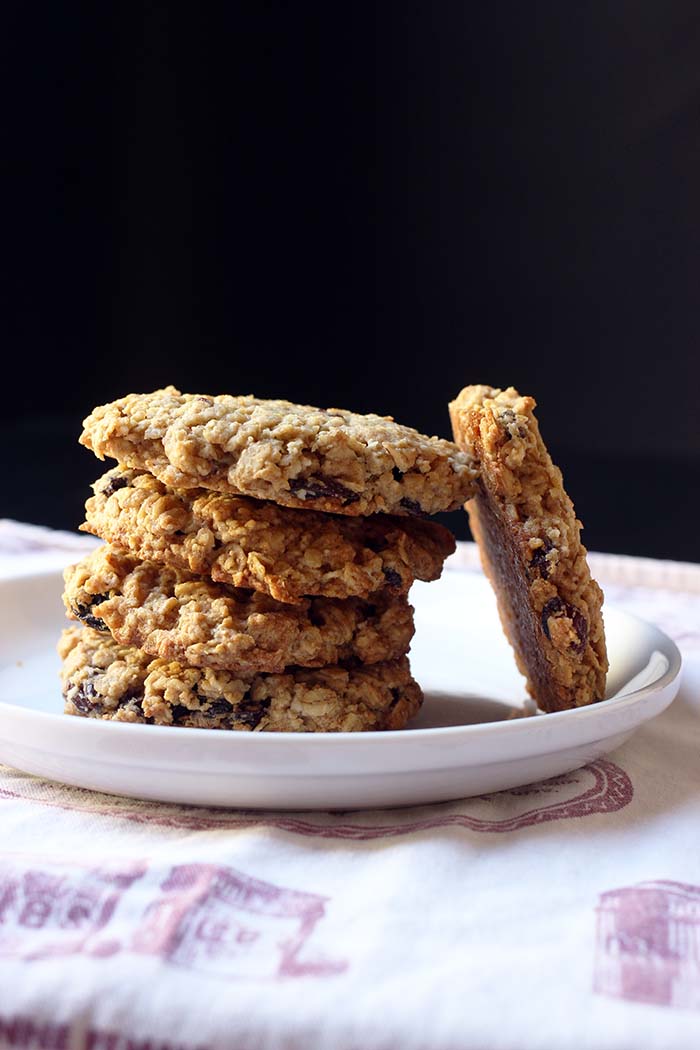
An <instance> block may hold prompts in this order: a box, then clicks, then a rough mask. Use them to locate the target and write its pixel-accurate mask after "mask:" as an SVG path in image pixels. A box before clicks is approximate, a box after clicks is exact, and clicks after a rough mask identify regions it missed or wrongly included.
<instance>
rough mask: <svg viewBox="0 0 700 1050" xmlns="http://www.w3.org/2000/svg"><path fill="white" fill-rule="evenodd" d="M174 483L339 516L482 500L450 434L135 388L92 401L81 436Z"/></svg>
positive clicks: (430, 509)
mask: <svg viewBox="0 0 700 1050" xmlns="http://www.w3.org/2000/svg"><path fill="white" fill-rule="evenodd" d="M80 440H81V442H82V443H83V444H84V445H87V447H88V448H90V449H92V451H93V452H94V453H95V454H96V455H97V456H99V458H100V459H104V457H105V456H111V457H113V458H114V459H116V460H118V461H119V462H120V463H121V464H123V465H125V466H128V467H133V468H135V469H137V470H147V471H149V472H150V473H151V474H155V475H156V477H157V478H159V479H160V480H161V481H162V482H163V484H165V485H167V486H168V487H169V488H174V489H183V488H205V489H211V490H212V491H215V492H222V493H225V494H234V495H244V496H253V497H255V498H257V499H266V500H272V501H273V502H275V503H279V504H281V505H283V506H286V507H300V508H306V509H309V508H311V509H314V510H322V511H327V512H330V513H336V514H350V515H366V514H373V513H375V512H381V513H390V514H421V513H422V514H435V513H437V512H438V511H445V510H454V509H456V508H457V507H458V506H460V504H462V503H463V502H464V500H465V499H468V498H469V497H470V496H471V495H473V489H474V478H475V470H474V466H473V463H472V461H471V459H470V457H469V455H467V454H466V453H464V452H460V451H459V450H458V449H457V447H456V446H455V445H454V444H453V443H452V442H451V441H445V440H443V439H441V438H435V437H432V438H431V437H425V436H424V435H423V434H419V433H418V432H417V431H416V430H412V429H411V428H410V427H405V426H401V425H400V424H398V423H395V422H394V420H393V419H391V418H389V417H382V416H376V415H358V414H357V413H355V412H348V411H345V410H343V409H328V410H323V409H320V408H312V407H310V406H308V405H295V404H291V403H290V402H289V401H265V400H261V399H259V398H255V397H252V396H248V397H233V396H231V395H229V394H221V395H219V396H218V397H209V396H205V395H195V394H181V393H180V392H179V391H178V390H176V389H175V388H174V387H167V388H166V389H164V390H156V391H155V392H153V393H150V394H129V395H127V396H126V397H123V398H121V399H120V400H118V401H114V402H112V403H111V404H107V405H102V406H100V407H98V408H95V409H94V410H93V411H92V413H91V414H90V415H89V416H88V417H87V419H86V420H85V421H84V430H83V433H82V436H81V438H80Z"/></svg>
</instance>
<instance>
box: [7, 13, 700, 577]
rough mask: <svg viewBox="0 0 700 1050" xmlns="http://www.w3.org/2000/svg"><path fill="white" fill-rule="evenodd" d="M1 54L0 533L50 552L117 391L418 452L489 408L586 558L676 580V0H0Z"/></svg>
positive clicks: (689, 177)
mask: <svg viewBox="0 0 700 1050" xmlns="http://www.w3.org/2000/svg"><path fill="white" fill-rule="evenodd" d="M0 50H1V54H0V57H1V59H2V61H1V63H0V66H1V68H2V70H3V77H4V78H6V83H5V84H4V86H3V98H4V107H3V109H4V114H3V125H4V126H3V142H2V150H1V155H2V166H3V179H2V181H3V186H4V194H3V197H4V204H5V209H4V210H5V212H6V218H5V221H4V224H3V225H4V230H3V236H2V244H3V249H4V251H3V257H4V273H3V274H2V295H3V307H2V315H1V320H2V344H1V345H2V346H3V348H4V355H3V356H4V360H5V387H4V398H3V406H4V410H3V414H2V419H1V421H0V431H1V432H0V448H1V449H2V457H3V464H2V466H3V475H2V476H3V479H4V482H5V484H4V485H3V489H2V493H3V494H2V505H0V515H3V516H11V517H16V518H20V519H24V520H29V521H34V522H40V523H45V524H52V525H58V526H62V527H68V528H74V527H76V526H77V525H78V524H79V522H80V520H81V509H82V503H83V501H84V499H85V498H86V496H87V495H88V491H87V486H88V484H89V482H90V481H92V480H94V478H95V477H97V476H98V474H99V473H101V472H102V470H103V469H105V467H103V466H101V465H100V464H99V463H98V462H97V461H96V460H94V458H93V457H92V456H91V455H90V454H89V453H88V452H87V451H86V450H84V449H81V448H80V447H79V446H78V445H77V437H78V434H79V431H80V421H81V419H82V418H83V416H84V415H86V414H87V412H88V411H89V410H90V408H91V407H92V406H93V405H94V404H97V403H103V402H105V401H108V400H111V399H113V398H114V397H118V396H120V395H122V394H124V393H127V392H129V391H132V390H133V391H144V390H149V389H153V388H155V387H157V386H162V385H165V384H166V383H169V382H172V383H174V384H175V385H177V386H179V387H180V388H181V389H185V390H190V391H195V392H209V393H219V392H231V393H249V392H254V393H256V394H257V395H259V396H263V397H264V396H281V397H286V398H289V399H292V400H301V401H305V402H310V403H317V404H321V405H329V404H330V405H338V404H339V405H342V406H345V407H349V408H353V409H356V410H359V411H367V410H372V411H377V412H381V413H389V414H393V415H395V416H396V417H397V418H398V419H399V420H400V421H402V422H406V423H409V424H411V425H413V426H416V427H418V428H419V429H421V430H424V431H428V432H429V433H435V432H437V433H442V434H445V435H446V434H448V433H449V422H448V417H447V410H446V404H447V401H448V400H449V399H450V398H452V397H454V396H455V395H456V393H457V392H458V391H459V389H460V387H461V386H462V385H464V384H466V383H471V382H487V383H492V384H494V385H509V384H511V383H512V384H514V385H516V386H518V387H519V388H520V390H521V392H526V393H532V394H533V395H535V397H536V398H537V399H538V402H539V405H540V409H539V417H540V422H541V424H542V429H543V433H544V436H545V439H546V440H547V442H548V444H549V446H550V449H551V451H552V453H553V455H554V457H555V460H556V461H557V462H558V463H559V464H560V466H562V468H563V470H564V473H565V478H566V481H567V486H568V488H569V491H570V493H571V494H572V496H573V498H574V500H575V502H576V506H577V510H578V512H579V514H580V516H581V517H582V518H583V520H584V522H585V523H586V532H585V539H586V542H587V544H588V546H589V547H591V548H594V549H599V550H600V549H603V550H612V551H624V552H628V553H640V554H649V555H656V556H662V557H673V558H683V559H691V560H700V542H699V541H698V536H697V520H698V516H699V513H700V496H699V493H700V428H699V426H698V411H697V401H698V393H699V391H700V362H699V358H698V333H699V329H700V312H699V310H698V294H697V289H698V275H699V273H700V268H699V265H698V264H699V263H700V9H698V7H697V4H695V3H691V2H688V3H685V2H681V3H676V2H668V3H663V4H660V3H658V0H653V2H644V0H615V2H614V3H610V4H608V3H602V2H600V3H584V4H578V5H572V4H568V3H564V4H563V3H561V2H559V0H557V2H555V3H554V2H553V3H536V2H535V3H531V4H522V3H501V4H495V5H484V4H475V3H474V4H472V3H452V2H447V0H440V2H437V3H435V2H428V0H425V2H422V3H410V2H406V0H401V2H393V0H383V2H380V3H377V4H366V3H358V2H354V3H351V4H348V3H333V2H330V3H329V2H327V0H326V2H324V3H309V2H303V0H301V2H299V3H295V4H292V3H263V2H258V3H252V4H251V3H247V4H238V3H228V4H224V5H221V6H218V5H216V4H213V3H207V4H202V5H196V4H190V5H187V7H186V8H184V7H183V9H180V8H179V7H176V6H175V5H172V6H171V5H151V4H143V5H116V4H114V5H112V4H109V3H107V4H94V3H90V4H87V3H86V4H73V3H66V4H55V3H38V4H32V5H22V4H20V3H15V2H8V3H7V5H6V6H5V7H4V9H3V33H2V41H1V43H0ZM450 524H452V526H453V527H454V528H455V531H457V532H458V534H459V535H460V536H466V535H467V529H466V521H465V519H464V515H461V514H458V515H453V516H452V517H451V518H450Z"/></svg>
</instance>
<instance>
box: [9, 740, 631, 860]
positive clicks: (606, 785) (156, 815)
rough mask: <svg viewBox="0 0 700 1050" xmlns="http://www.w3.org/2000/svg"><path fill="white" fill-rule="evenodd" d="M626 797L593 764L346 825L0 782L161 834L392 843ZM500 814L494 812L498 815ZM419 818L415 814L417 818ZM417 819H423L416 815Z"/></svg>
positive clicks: (611, 803) (619, 782)
mask: <svg viewBox="0 0 700 1050" xmlns="http://www.w3.org/2000/svg"><path fill="white" fill-rule="evenodd" d="M633 795H634V789H633V786H632V782H631V780H630V778H629V776H628V775H627V773H626V772H625V771H624V770H623V769H621V768H620V766H618V765H616V764H615V763H614V762H610V761H608V760H607V759H599V760H598V761H597V762H592V763H591V764H590V765H588V766H585V767H584V768H582V769H577V770H575V771H574V772H572V773H567V774H564V775H562V776H558V777H553V778H552V779H550V780H545V781H541V782H540V783H538V784H530V785H528V786H527V787H523V788H517V789H515V790H512V791H501V792H498V793H495V794H493V795H485V796H482V797H481V798H473V799H465V800H464V801H463V802H456V803H444V804H440V805H436V806H430V807H422V808H416V809H413V810H406V811H404V812H403V813H402V812H400V811H392V810H387V811H381V812H364V813H357V814H354V815H353V818H352V819H351V820H350V819H347V817H346V815H344V814H343V815H341V814H340V813H336V814H334V815H332V816H329V815H328V814H324V813H308V814H304V816H303V817H302V816H297V815H295V814H290V815H285V814H281V813H264V812H261V813H253V812H250V811H247V812H246V811H241V810H225V809H199V808H195V807H187V806H175V805H168V804H165V803H158V802H136V801H134V800H133V799H126V798H118V797H116V796H111V795H99V794H92V793H91V792H88V791H83V790H81V789H79V788H68V787H66V788H62V789H61V790H60V792H59V791H57V790H56V785H55V784H54V783H51V782H49V781H44V780H39V779H38V778H34V777H28V776H25V775H23V774H15V773H11V772H10V771H7V772H6V774H5V775H4V776H3V777H2V779H1V780H0V801H1V800H2V799H6V800H12V799H26V800H28V801H32V802H36V803H38V804H40V805H45V806H55V807H58V808H60V809H66V810H77V811H83V812H87V813H90V814H91V815H95V814H102V815H103V816H105V817H114V818H118V819H122V820H128V821H132V822H134V823H137V824H153V825H156V826H160V827H165V828H181V829H188V830H194V831H207V830H209V829H212V828H227V829H232V828H249V827H269V828H278V829H280V830H282V831H287V832H291V833H293V834H296V835H304V836H312V837H320V838H338V839H352V840H357V841H363V840H371V839H380V838H393V837H397V836H401V835H410V834H415V833H419V832H430V831H433V830H435V829H440V828H455V829H465V830H468V831H475V832H486V833H504V832H509V831H517V830H520V829H521V828H527V827H530V826H532V825H536V824H543V823H546V822H548V821H556V820H573V819H580V818H581V817H587V816H591V815H594V814H606V813H615V812H617V811H618V810H620V809H623V808H624V807H625V806H627V805H629V803H630V802H631V801H632V798H633ZM499 811H501V812H499ZM419 813H420V814H421V815H420V816H419V815H418V814H419ZM422 814H425V816H423V815H422Z"/></svg>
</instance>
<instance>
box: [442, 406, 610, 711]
mask: <svg viewBox="0 0 700 1050" xmlns="http://www.w3.org/2000/svg"><path fill="white" fill-rule="evenodd" d="M534 408H535V401H534V400H533V398H531V397H521V396H520V395H519V394H518V392H517V390H514V389H513V388H512V387H510V388H508V389H507V390H497V389H493V388H492V387H488V386H468V387H465V389H464V390H462V392H461V393H460V395H459V397H458V398H457V399H456V400H455V401H453V402H452V404H451V405H450V416H451V419H452V427H453V430H454V435H455V440H456V441H457V443H458V444H459V445H460V447H461V448H463V449H466V450H468V452H469V454H470V455H472V456H474V458H475V460H476V462H477V464H478V467H479V470H480V480H479V482H478V487H477V493H476V496H475V497H474V498H473V499H472V500H471V501H470V502H469V503H468V504H467V511H468V513H469V524H470V527H471V530H472V533H473V535H474V538H475V540H476V542H477V543H478V545H479V550H480V553H481V559H482V563H483V566H484V570H485V572H486V574H487V576H488V577H489V579H490V580H491V583H492V584H493V586H494V589H495V592H496V597H497V599H498V608H499V613H500V616H501V621H502V623H503V627H504V630H505V633H506V635H507V637H508V639H509V641H510V643H511V645H512V646H513V649H514V651H515V657H516V660H517V663H518V667H519V669H520V671H521V672H522V673H523V674H524V675H525V677H526V678H527V688H528V691H529V692H530V694H531V695H532V696H533V697H534V699H535V700H536V701H537V703H538V705H539V706H540V708H542V709H543V710H544V711H561V710H564V709H566V708H571V707H579V706H582V705H584V704H590V703H592V702H594V701H597V700H602V699H603V698H604V696H605V678H606V672H607V669H608V660H607V655H606V648H605V635H604V631H603V619H602V615H601V606H602V604H603V593H602V591H601V589H600V587H599V586H598V584H597V583H596V582H595V581H594V580H593V579H592V578H591V574H590V571H589V568H588V564H587V562H586V548H585V547H584V546H583V545H582V543H581V540H580V531H581V522H580V521H578V520H577V518H576V515H575V513H574V507H573V504H572V502H571V500H570V499H569V497H568V496H567V494H566V492H565V491H564V487H563V483H562V475H561V472H560V470H559V469H558V468H557V467H555V466H554V464H553V463H552V460H551V458H550V456H549V453H548V452H547V449H546V447H545V445H544V442H543V441H542V438H541V436H540V432H539V427H538V425H537V420H536V418H535V416H534V412H533V410H534Z"/></svg>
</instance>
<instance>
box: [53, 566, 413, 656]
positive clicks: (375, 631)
mask: <svg viewBox="0 0 700 1050" xmlns="http://www.w3.org/2000/svg"><path fill="white" fill-rule="evenodd" d="M64 576H65V582H66V587H65V593H64V603H65V606H66V609H67V611H68V614H69V616H70V617H71V618H73V619H78V620H82V621H83V623H85V624H86V625H87V626H88V627H92V628H94V629H96V630H104V631H109V632H111V634H112V636H113V637H114V638H115V640H116V641H118V642H120V643H121V644H122V645H132V646H137V647H138V648H140V649H144V650H145V651H146V652H148V653H150V654H151V656H159V657H162V658H163V659H166V660H178V661H181V662H183V663H188V664H192V665H193V666H195V667H215V668H220V669H226V670H234V671H243V672H250V671H268V672H279V671H283V670H284V669H285V667H291V666H300V667H321V666H323V665H325V664H336V663H342V662H343V661H347V660H353V661H358V662H360V663H367V664H373V663H380V662H383V661H386V660H394V659H396V658H398V657H399V656H402V655H403V654H404V653H406V652H407V651H408V647H409V645H410V642H411V638H412V636H413V630H414V627H413V610H412V608H411V606H410V605H409V604H408V602H407V601H406V599H405V598H403V597H399V598H395V597H391V596H386V595H384V594H380V595H378V596H377V598H376V599H375V600H373V601H372V602H368V601H363V600H362V599H360V598H347V599H345V600H344V601H339V600H337V599H335V598H312V599H309V600H307V601H305V602H302V603H300V604H298V605H282V604H281V603H280V602H276V601H274V599H272V598H270V597H269V596H268V595H266V594H260V593H258V592H256V591H244V590H239V589H237V588H235V587H228V586H227V585H226V584H222V583H212V582H211V581H210V580H205V579H203V578H201V577H198V576H194V575H192V574H191V573H185V572H182V571H179V570H177V569H171V568H168V567H167V566H165V565H159V564H157V563H156V562H140V561H137V560H135V559H134V558H130V557H127V556H126V555H123V554H121V553H119V552H118V551H115V550H113V549H111V548H110V547H99V548H98V549H97V550H96V551H93V552H91V553H90V554H88V555H87V557H85V558H83V559H82V561H80V562H78V564H77V565H73V566H71V567H70V568H68V569H66V571H65V574H64Z"/></svg>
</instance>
